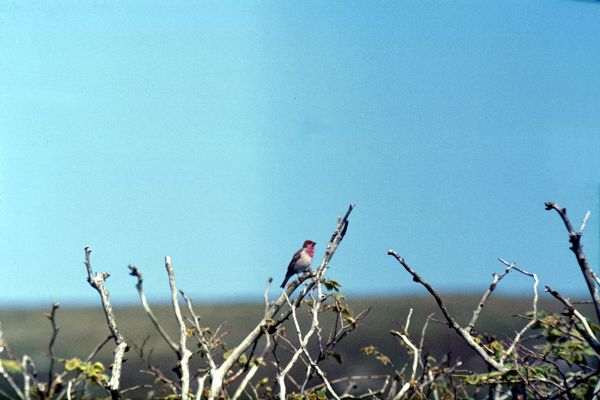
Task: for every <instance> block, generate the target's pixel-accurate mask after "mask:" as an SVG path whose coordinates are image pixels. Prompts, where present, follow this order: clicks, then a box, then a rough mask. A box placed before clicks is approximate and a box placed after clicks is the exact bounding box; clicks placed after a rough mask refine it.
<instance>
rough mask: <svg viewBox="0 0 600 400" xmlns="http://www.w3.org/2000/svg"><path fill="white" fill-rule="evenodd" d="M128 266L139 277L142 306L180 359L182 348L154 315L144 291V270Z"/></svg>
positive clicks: (137, 285)
mask: <svg viewBox="0 0 600 400" xmlns="http://www.w3.org/2000/svg"><path fill="white" fill-rule="evenodd" d="M128 268H129V270H130V272H129V275H131V276H135V277H136V278H137V283H136V284H135V288H136V289H137V291H138V294H139V296H140V300H141V301H142V307H143V308H144V311H146V314H148V317H149V318H150V321H152V324H153V325H154V327H155V328H156V330H157V331H158V333H159V334H160V336H161V337H162V338H163V340H164V341H165V342H166V343H167V345H168V346H169V347H170V348H171V350H173V352H174V353H175V355H176V356H177V358H178V359H180V358H181V350H180V348H179V345H178V344H177V343H175V342H174V341H173V340H172V339H171V338H170V337H169V334H168V333H167V332H166V331H165V330H164V329H163V327H162V325H161V324H160V322H158V318H156V315H154V312H153V311H152V309H151V308H150V305H149V304H148V300H146V294H145V293H144V286H143V284H142V283H143V279H142V272H141V271H140V270H139V268H137V267H136V266H135V265H129V266H128Z"/></svg>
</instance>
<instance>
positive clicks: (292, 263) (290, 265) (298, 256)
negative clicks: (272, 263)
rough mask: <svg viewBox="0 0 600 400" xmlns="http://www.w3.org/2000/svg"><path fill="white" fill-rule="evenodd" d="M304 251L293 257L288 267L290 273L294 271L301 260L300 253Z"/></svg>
mask: <svg viewBox="0 0 600 400" xmlns="http://www.w3.org/2000/svg"><path fill="white" fill-rule="evenodd" d="M301 251H302V250H298V251H297V252H296V253H295V254H294V256H293V257H292V260H291V261H290V264H289V265H288V273H289V272H290V271H294V266H295V265H296V263H297V262H298V260H299V259H300V252H301Z"/></svg>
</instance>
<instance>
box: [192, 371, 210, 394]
mask: <svg viewBox="0 0 600 400" xmlns="http://www.w3.org/2000/svg"><path fill="white" fill-rule="evenodd" d="M206 378H208V375H202V376H200V377H198V390H196V399H195V400H202V394H203V393H204V382H205V381H206Z"/></svg>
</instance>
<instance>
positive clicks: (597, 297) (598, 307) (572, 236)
mask: <svg viewBox="0 0 600 400" xmlns="http://www.w3.org/2000/svg"><path fill="white" fill-rule="evenodd" d="M545 205H546V210H555V211H556V212H557V213H558V215H559V216H560V218H561V219H562V221H563V223H564V224H565V228H567V232H568V234H569V242H570V243H571V247H570V249H571V251H572V252H573V253H574V254H575V257H576V258H577V263H578V264H579V268H580V269H581V273H582V274H583V278H584V280H585V283H586V285H587V287H588V290H589V292H590V295H591V297H592V301H593V302H594V310H595V311H596V318H597V319H598V321H599V322H600V292H599V291H598V287H597V286H596V283H595V280H594V275H593V273H592V270H591V268H590V267H589V265H588V262H587V258H586V257H585V253H584V252H583V246H582V244H581V235H582V234H583V229H584V228H585V223H586V221H587V218H588V217H589V215H588V214H586V216H585V217H584V219H583V221H582V223H581V229H580V230H579V231H578V232H576V231H575V229H573V225H572V224H571V221H570V220H569V217H567V209H566V208H561V207H560V206H559V205H558V204H556V203H552V202H546V203H545Z"/></svg>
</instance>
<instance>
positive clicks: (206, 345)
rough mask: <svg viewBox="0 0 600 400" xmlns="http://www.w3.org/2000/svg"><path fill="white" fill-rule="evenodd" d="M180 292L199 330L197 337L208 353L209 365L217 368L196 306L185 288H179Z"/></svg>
mask: <svg viewBox="0 0 600 400" xmlns="http://www.w3.org/2000/svg"><path fill="white" fill-rule="evenodd" d="M179 293H181V297H183V299H184V300H185V303H186V305H187V308H188V312H189V313H190V315H191V316H192V321H193V323H194V327H195V328H196V331H197V332H198V336H197V337H198V339H199V341H200V346H201V347H202V349H203V350H204V352H205V353H206V359H207V360H208V365H209V367H210V368H211V369H215V368H217V365H216V364H215V361H214V359H213V356H212V354H211V350H212V349H211V346H210V345H209V343H208V341H207V340H206V337H205V336H204V332H203V331H202V327H201V326H200V317H199V316H198V314H196V312H195V311H194V307H193V306H192V301H191V300H190V298H189V297H188V296H187V295H186V294H185V292H184V291H183V290H179Z"/></svg>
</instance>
